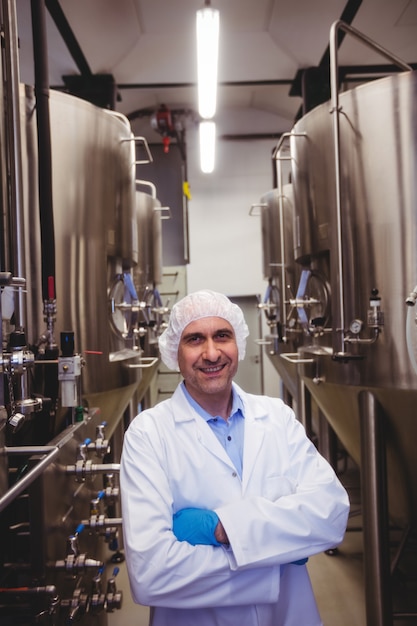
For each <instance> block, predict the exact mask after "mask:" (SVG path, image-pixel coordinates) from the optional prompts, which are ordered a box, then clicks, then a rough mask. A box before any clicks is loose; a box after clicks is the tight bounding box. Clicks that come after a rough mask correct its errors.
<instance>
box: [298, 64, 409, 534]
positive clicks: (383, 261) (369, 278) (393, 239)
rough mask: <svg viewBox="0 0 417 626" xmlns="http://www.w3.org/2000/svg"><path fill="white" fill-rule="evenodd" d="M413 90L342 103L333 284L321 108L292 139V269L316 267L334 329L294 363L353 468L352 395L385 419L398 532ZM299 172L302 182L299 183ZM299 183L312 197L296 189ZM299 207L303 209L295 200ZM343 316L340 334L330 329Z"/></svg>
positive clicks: (332, 213)
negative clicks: (373, 402) (368, 394)
mask: <svg viewBox="0 0 417 626" xmlns="http://www.w3.org/2000/svg"><path fill="white" fill-rule="evenodd" d="M416 89H417V76H416V74H415V73H404V74H400V75H395V76H391V77H388V78H385V79H381V80H378V81H375V82H373V83H370V84H367V85H363V86H361V87H358V88H356V89H353V90H351V91H349V92H346V93H343V94H341V95H340V104H341V115H340V146H341V181H340V184H341V199H342V200H341V206H342V213H341V231H342V250H341V256H342V265H343V274H342V276H340V275H339V272H338V268H339V264H338V259H337V247H336V245H335V242H336V240H337V232H336V229H337V215H336V210H335V195H336V186H335V185H336V183H335V166H334V162H333V163H332V159H331V158H330V156H329V155H332V154H333V150H334V137H333V129H332V125H331V118H330V115H329V105H328V104H327V103H326V104H324V105H322V106H320V107H317V108H316V109H314V110H312V111H311V112H309V113H308V114H307V115H306V116H305V117H304V118H302V119H301V120H300V121H299V122H298V123H297V124H296V126H295V127H294V131H295V132H296V133H299V134H300V133H305V138H303V137H298V138H295V139H294V144H296V147H295V148H294V150H295V151H294V159H293V168H294V172H295V175H294V179H293V180H294V182H293V185H294V197H295V214H296V222H297V224H298V225H299V232H298V235H299V246H298V253H297V260H299V259H303V260H305V259H308V260H309V262H311V263H318V264H320V267H321V269H323V268H324V270H323V271H324V274H326V273H327V276H326V278H327V280H328V282H329V284H330V285H331V309H332V317H331V319H332V320H334V321H335V324H333V326H332V325H331V324H328V330H329V332H328V333H325V334H324V335H321V336H314V333H312V334H311V335H310V337H309V338H308V340H306V341H305V344H304V348H303V351H304V353H305V354H310V356H311V360H312V363H311V364H304V365H303V371H304V380H305V383H306V384H307V386H308V388H309V389H310V391H311V393H312V395H313V396H314V397H315V398H316V400H317V402H318V403H319V405H320V407H321V408H322V409H323V411H324V413H325V414H326V417H327V418H328V420H329V421H330V423H331V424H332V426H333V428H334V429H335V431H336V432H337V434H338V435H339V437H340V439H341V440H342V441H343V443H344V444H345V445H346V447H347V448H348V450H349V452H350V453H351V455H352V456H353V458H355V459H356V460H357V461H358V462H360V445H359V407H358V393H359V392H360V391H361V390H363V389H369V390H372V393H373V394H374V395H375V397H376V398H377V399H378V400H379V402H380V403H381V405H382V406H383V408H384V411H385V412H386V414H387V415H388V419H389V431H390V437H389V439H388V462H389V470H388V481H389V483H390V485H389V494H390V512H391V515H392V516H393V518H394V519H395V520H396V521H398V522H400V523H402V524H404V523H405V522H407V523H408V522H409V521H410V520H415V518H416V515H417V474H416V472H415V461H414V451H413V448H414V446H413V444H412V441H413V440H415V437H416V436H417V421H416V420H415V419H414V415H415V412H414V408H413V406H414V402H415V400H416V398H415V390H416V387H417V371H416V369H415V366H414V363H413V358H410V355H412V354H413V351H414V350H415V348H414V346H413V345H411V344H410V332H409V331H408V332H407V315H408V307H407V306H406V304H405V302H406V298H407V296H408V294H409V293H410V291H412V289H413V287H414V285H415V284H416V283H417V226H416V213H415V203H416V186H415V181H414V178H415V176H414V173H415V170H416V166H417V164H416V148H415V132H416V130H415V114H416V111H415V104H414V103H415V95H416ZM303 153H304V154H303ZM312 154H314V158H311V155H312ZM320 155H321V156H320ZM303 168H308V174H307V172H301V174H300V172H299V171H298V170H299V169H301V170H302V169H303ZM323 173H325V175H323ZM307 181H308V185H309V187H310V192H311V189H312V190H313V192H312V193H313V197H312V193H310V195H309V194H308V193H307V192H306V190H302V189H300V186H302V185H305V184H307ZM307 197H309V198H310V200H309V202H301V201H300V199H301V198H307ZM312 212H313V213H314V215H315V217H314V219H311V213H312ZM304 226H305V227H306V233H305V234H304ZM324 242H326V243H325V244H324ZM327 252H328V254H329V259H330V262H329V268H328V269H325V265H324V264H322V263H321V260H320V259H321V257H322V256H323V254H324V253H326V254H327ZM376 290H377V292H376ZM340 294H342V297H341V296H340ZM341 313H342V315H341ZM382 313H383V315H384V317H382ZM375 315H376V316H377V318H378V319H377V323H375ZM341 317H342V319H343V320H344V326H343V328H342V329H341V328H340V327H337V326H338V324H337V321H338V320H340V318H341ZM377 326H378V329H377ZM330 331H331V332H330ZM413 332H414V333H415V332H416V329H413ZM329 338H332V341H330V339H329ZM341 343H342V345H343V347H344V350H343V353H340V345H341ZM324 348H329V349H328V350H324ZM410 350H411V352H410ZM316 353H317V354H316ZM317 371H319V374H320V376H319V378H320V379H321V380H320V381H319V380H318V379H317ZM313 378H315V382H313ZM400 477H401V479H399V478H400Z"/></svg>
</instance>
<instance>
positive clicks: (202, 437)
mask: <svg viewBox="0 0 417 626" xmlns="http://www.w3.org/2000/svg"><path fill="white" fill-rule="evenodd" d="M173 399H174V401H175V405H176V410H175V420H176V421H177V422H188V421H189V422H193V425H194V427H195V428H196V431H197V440H198V442H199V443H200V444H201V445H202V446H204V448H206V450H208V452H210V454H212V455H213V456H215V457H217V458H218V459H220V460H221V461H222V462H223V463H226V465H228V466H229V467H230V468H233V469H235V468H234V465H233V463H232V461H231V460H230V458H229V456H228V454H227V452H226V450H225V449H224V448H223V446H222V445H221V443H220V442H219V440H218V439H217V437H216V435H215V434H214V433H213V431H212V430H211V428H210V426H209V425H208V424H207V422H206V421H205V419H204V418H202V417H201V415H198V413H196V412H195V411H194V409H193V408H192V406H191V405H190V404H189V403H188V401H187V398H186V397H185V395H184V393H183V391H182V389H181V388H180V386H178V387H177V389H176V391H175V393H174V396H173ZM177 409H178V410H177Z"/></svg>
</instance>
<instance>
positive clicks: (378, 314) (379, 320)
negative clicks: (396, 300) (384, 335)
mask: <svg viewBox="0 0 417 626" xmlns="http://www.w3.org/2000/svg"><path fill="white" fill-rule="evenodd" d="M369 306H370V308H369V309H368V326H369V327H370V328H380V327H381V326H383V325H384V313H383V312H382V311H381V297H380V296H379V295H378V289H375V288H374V289H372V291H371V296H370V298H369Z"/></svg>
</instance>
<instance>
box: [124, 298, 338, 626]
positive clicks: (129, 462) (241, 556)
mask: <svg viewBox="0 0 417 626" xmlns="http://www.w3.org/2000/svg"><path fill="white" fill-rule="evenodd" d="M247 335H248V328H247V325H246V323H245V320H244V317H243V314H242V311H241V309H240V308H239V307H238V306H237V305H235V304H233V303H232V302H231V301H230V300H229V299H228V298H227V297H226V296H224V295H222V294H219V293H216V292H212V291H198V292H196V293H193V294H190V295H188V296H186V297H185V298H183V299H182V300H181V301H179V302H178V303H177V304H176V305H175V306H174V307H173V309H172V312H171V315H170V319H169V323H168V327H167V329H166V330H165V331H164V333H163V334H162V335H161V337H160V340H159V347H160V352H161V358H162V360H163V361H164V363H165V364H166V365H167V366H168V367H169V368H171V369H178V368H179V370H180V372H181V374H182V377H183V379H184V380H183V382H182V383H180V385H179V386H178V387H177V389H176V391H175V392H174V395H173V396H172V398H170V399H169V400H166V401H164V402H161V403H160V404H158V405H157V406H155V407H154V408H152V409H149V410H146V411H143V412H142V413H140V414H139V416H137V417H136V418H135V419H134V420H133V422H132V423H131V425H130V426H129V428H128V430H127V432H126V434H125V440H124V446H123V453H122V459H121V471H120V480H121V494H122V514H123V529H124V536H125V552H126V561H127V566H128V572H129V579H130V585H131V590H132V595H133V598H134V599H135V601H136V602H139V603H141V604H144V605H149V606H151V607H153V609H152V611H151V615H152V617H151V624H152V626H177V625H178V626H217V625H219V626H255V625H256V626H319V625H321V624H322V622H321V619H320V616H319V614H318V611H317V607H316V603H315V599H314V596H313V592H312V588H311V584H310V580H309V576H308V572H307V568H306V565H305V562H306V560H307V558H308V557H309V556H311V555H313V554H315V553H318V552H321V551H323V550H326V549H328V548H333V547H335V546H336V545H338V544H339V543H340V542H341V541H342V539H343V536H344V532H345V529H346V523H347V516H348V511H349V501H348V497H347V494H346V491H345V489H344V488H343V486H342V485H341V484H340V482H339V480H338V479H337V477H336V475H335V473H334V471H333V469H332V468H331V467H330V465H329V464H328V463H327V462H326V461H325V460H324V459H323V458H322V457H321V456H320V454H319V453H318V452H317V450H316V448H315V447H314V446H313V445H312V443H311V442H310V441H309V440H308V438H307V437H306V435H305V431H304V429H303V427H302V425H301V423H300V422H299V421H297V420H296V418H295V416H294V413H293V411H292V410H291V409H290V408H289V407H288V406H286V405H285V404H284V403H283V402H282V401H281V400H279V399H276V398H268V397H265V396H254V395H251V394H247V393H245V392H244V391H243V390H242V389H240V388H239V387H238V386H237V385H236V384H235V383H234V382H233V377H234V375H235V374H236V371H237V367H238V360H241V359H243V358H244V356H245V349H246V338H247Z"/></svg>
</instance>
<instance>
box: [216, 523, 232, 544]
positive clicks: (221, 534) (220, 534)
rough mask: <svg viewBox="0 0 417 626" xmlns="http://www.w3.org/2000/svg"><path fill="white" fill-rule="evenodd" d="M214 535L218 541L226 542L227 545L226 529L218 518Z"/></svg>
mask: <svg viewBox="0 0 417 626" xmlns="http://www.w3.org/2000/svg"><path fill="white" fill-rule="evenodd" d="M214 536H215V538H216V539H217V541H218V542H219V543H226V544H227V545H229V537H228V536H227V535H226V531H225V529H224V528H223V524H222V523H221V521H220V520H219V521H218V523H217V526H216V529H215V531H214Z"/></svg>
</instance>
